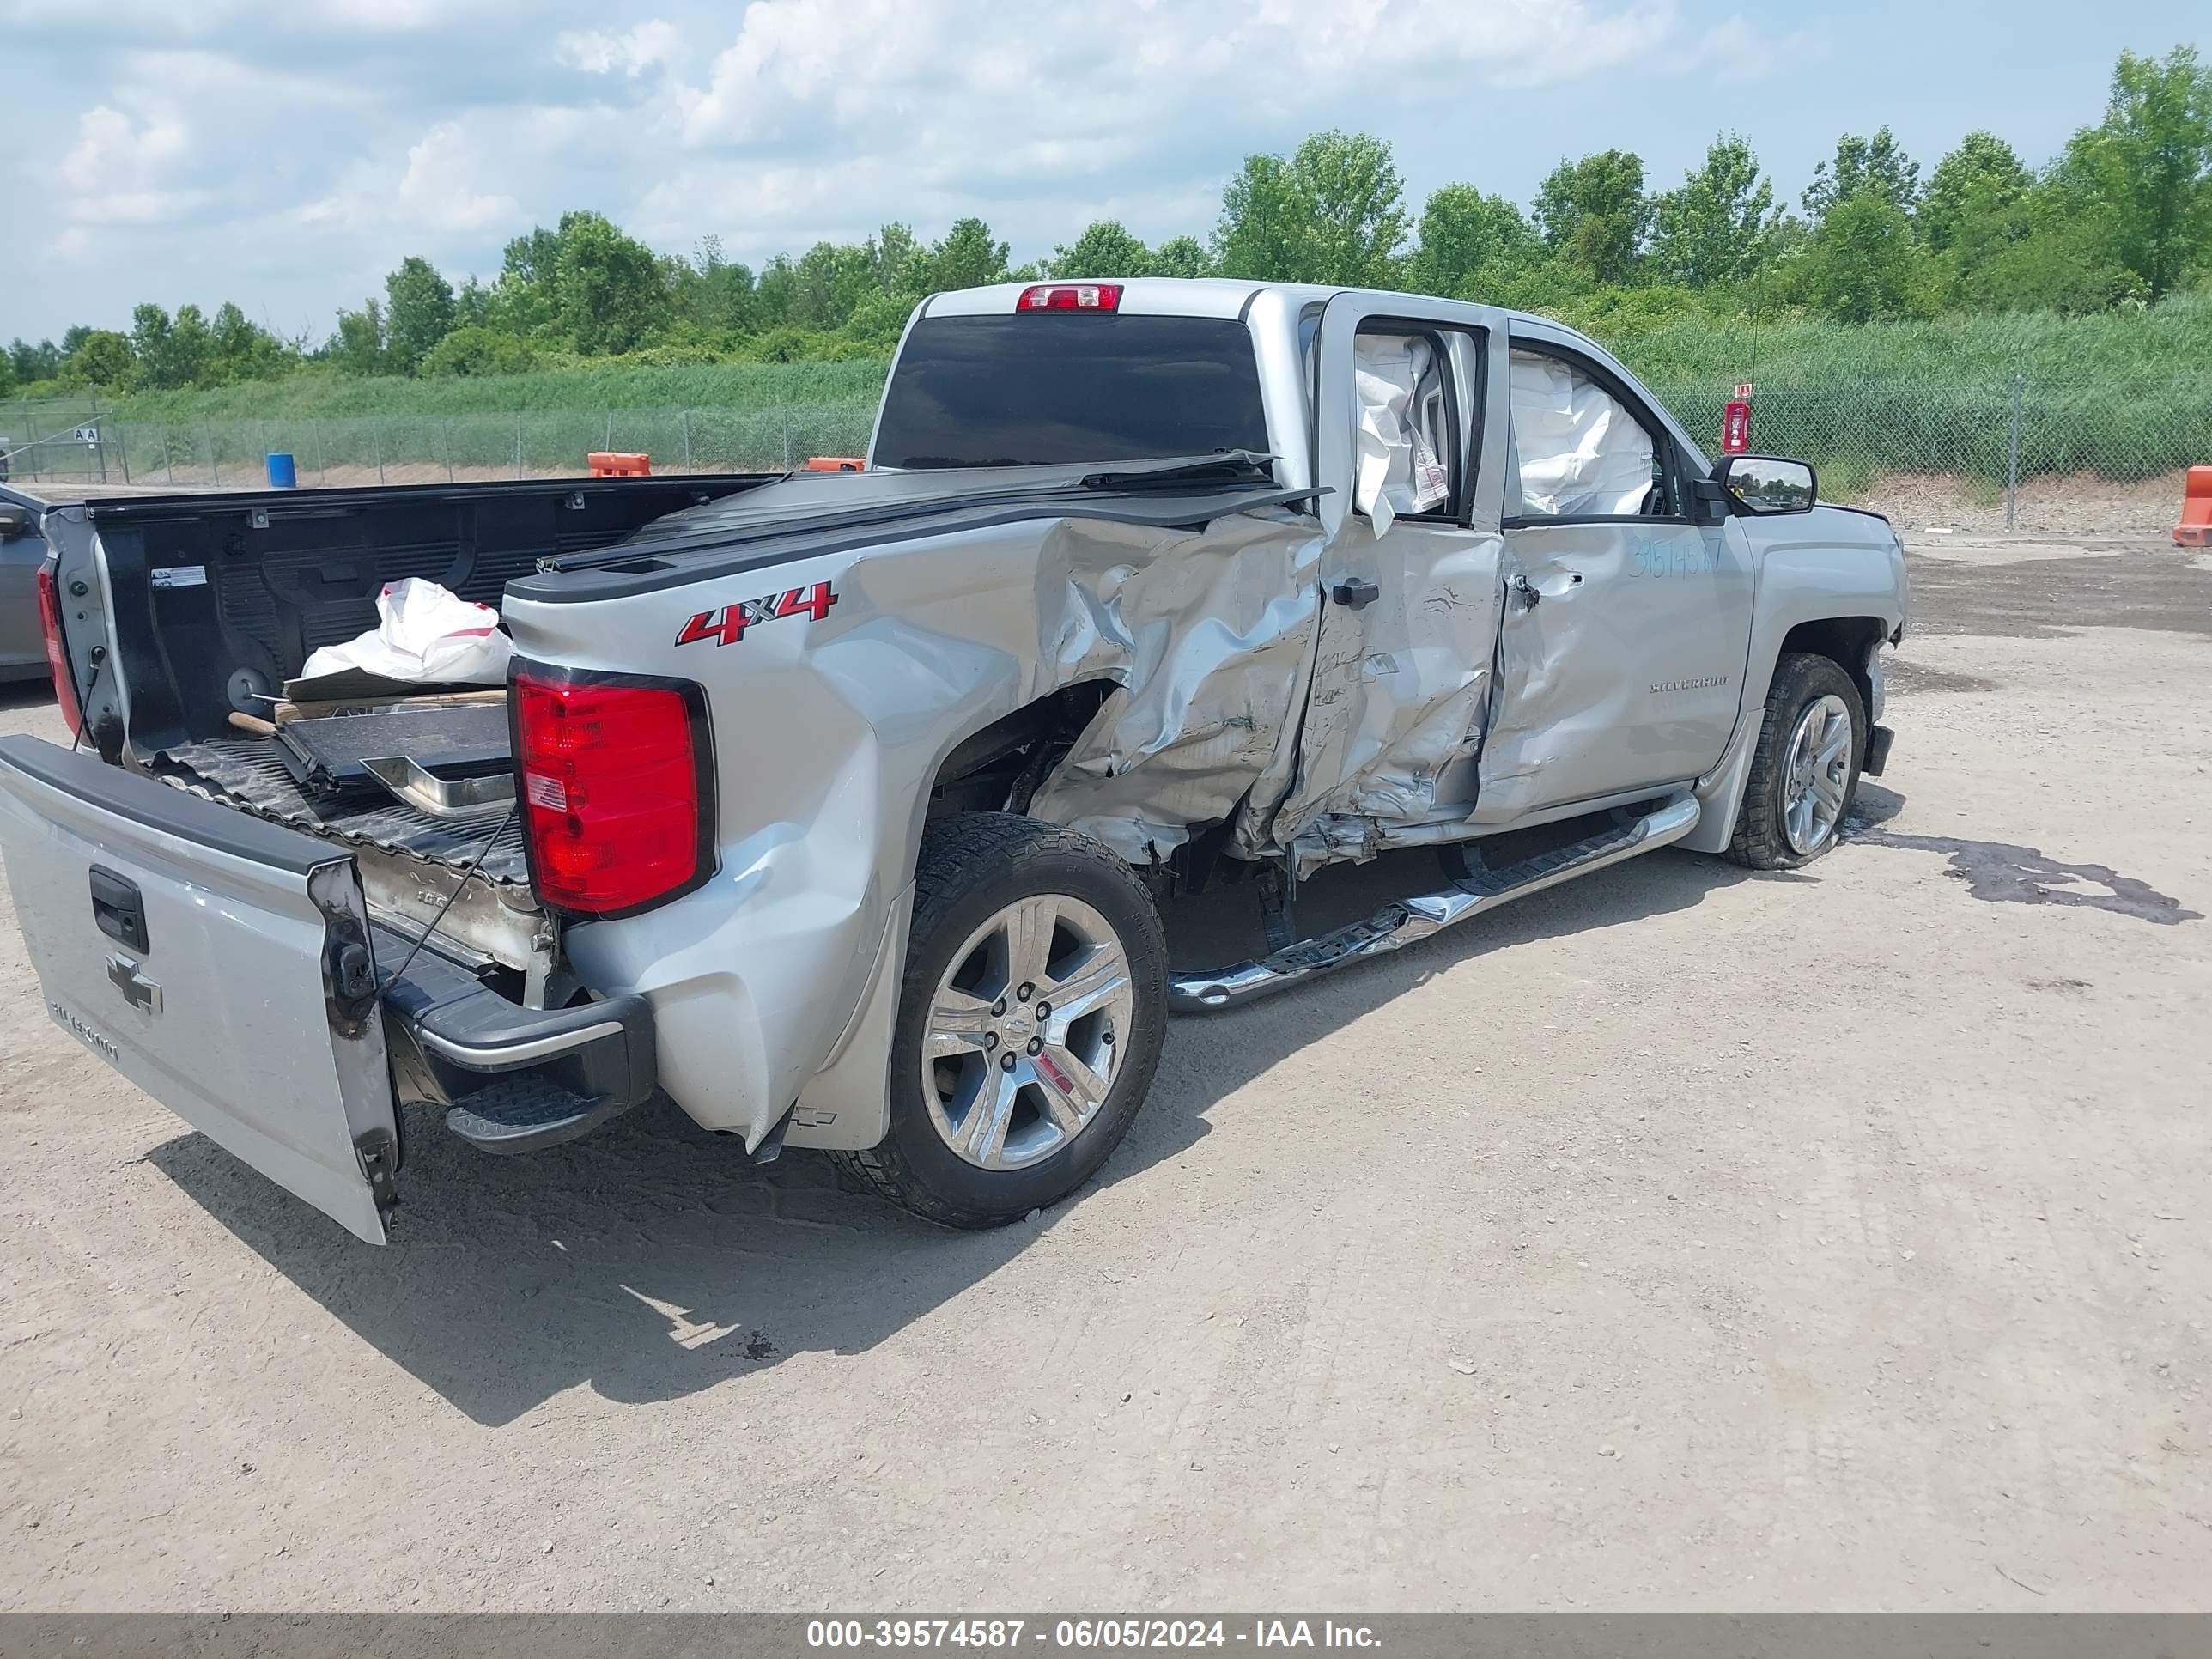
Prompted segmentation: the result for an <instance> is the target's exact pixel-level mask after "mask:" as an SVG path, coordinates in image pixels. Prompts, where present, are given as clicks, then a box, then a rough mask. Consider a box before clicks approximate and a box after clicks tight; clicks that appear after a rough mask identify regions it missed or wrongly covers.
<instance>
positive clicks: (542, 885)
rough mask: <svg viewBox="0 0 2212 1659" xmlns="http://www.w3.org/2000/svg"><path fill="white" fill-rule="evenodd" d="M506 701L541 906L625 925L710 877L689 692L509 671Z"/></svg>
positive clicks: (707, 803) (709, 798)
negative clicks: (621, 920)
mask: <svg viewBox="0 0 2212 1659" xmlns="http://www.w3.org/2000/svg"><path fill="white" fill-rule="evenodd" d="M511 696H512V697H513V723H514V764H515V770H516V772H517V773H518V774H519V777H518V784H519V787H520V789H521V792H522V823H523V832H524V836H525V842H526V846H527V848H528V850H529V855H530V871H531V876H532V879H533V881H534V882H535V883H536V884H537V888H538V896H539V897H540V898H543V899H544V900H545V902H548V903H549V904H554V905H557V906H559V907H561V908H562V909H566V910H576V911H581V912H584V913H585V914H586V915H599V916H605V915H625V914H628V913H629V912H631V911H634V910H641V909H643V908H646V907H647V906H648V905H652V904H656V903H659V902H663V901H665V900H667V899H671V898H674V897H675V896H678V894H679V893H684V892H688V891H690V890H691V889H692V888H694V887H696V886H697V885H698V884H700V883H701V882H702V881H704V880H706V878H708V876H709V875H711V874H712V873H713V872H714V796H713V759H712V756H711V753H710V751H709V749H708V741H707V705H706V695H705V693H704V692H703V691H702V690H701V689H700V688H699V687H698V686H696V685H694V684H690V683H689V682H687V681H680V680H662V679H647V678H630V677H628V676H616V675H605V674H575V675H565V674H562V673H559V672H556V671H546V670H543V669H534V668H526V667H524V666H522V665H520V664H518V665H516V668H515V672H514V678H513V685H512V687H511Z"/></svg>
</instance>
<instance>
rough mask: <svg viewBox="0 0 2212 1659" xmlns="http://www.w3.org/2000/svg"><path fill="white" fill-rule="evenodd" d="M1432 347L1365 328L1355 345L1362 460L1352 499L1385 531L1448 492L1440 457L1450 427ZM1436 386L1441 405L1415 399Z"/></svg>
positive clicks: (1427, 509) (1434, 504) (1435, 503)
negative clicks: (1443, 424)
mask: <svg viewBox="0 0 2212 1659" xmlns="http://www.w3.org/2000/svg"><path fill="white" fill-rule="evenodd" d="M1435 357H1436V351H1435V349H1434V348H1433V347H1432V346H1431V345H1430V343H1428V342H1427V341H1426V340H1425V339H1422V338H1420V337H1419V336H1417V335H1401V334H1363V335H1361V336H1359V337H1358V339H1357V340H1356V341H1355V342H1354V343H1353V345H1352V387H1353V389H1354V391H1355V392H1356V393H1357V394H1358V398H1359V466H1358V477H1357V478H1356V480H1355V483H1354V488H1353V492H1352V495H1353V505H1355V506H1356V507H1358V509H1359V510H1360V511H1361V512H1362V513H1365V514H1366V515H1367V516H1368V517H1369V518H1370V519H1371V520H1374V524H1375V533H1376V535H1378V536H1379V535H1381V534H1382V533H1383V532H1384V531H1386V530H1388V529H1389V527H1390V522H1391V520H1393V519H1395V518H1396V517H1397V516H1398V514H1399V513H1433V512H1435V511H1436V510H1437V508H1438V507H1442V506H1443V504H1444V502H1445V501H1448V500H1449V499H1450V497H1451V477H1450V475H1449V473H1448V472H1447V471H1445V470H1444V465H1443V461H1441V460H1440V459H1438V458H1437V450H1438V447H1439V445H1441V444H1442V443H1443V442H1444V441H1446V436H1447V434H1446V431H1445V430H1443V429H1442V428H1439V429H1437V430H1434V431H1431V429H1430V428H1431V426H1432V425H1434V424H1436V422H1437V418H1438V417H1439V416H1441V415H1442V412H1443V410H1442V405H1441V392H1442V381H1441V378H1440V377H1436V376H1433V375H1432V374H1431V369H1432V368H1433V366H1434V362H1435ZM1432 386H1433V387H1434V388H1435V389H1436V390H1437V393H1438V398H1437V404H1436V406H1435V407H1433V408H1430V407H1420V408H1417V407H1416V406H1415V400H1416V398H1419V397H1421V396H1422V394H1423V393H1424V392H1425V391H1427V390H1428V389H1429V388H1430V387H1432Z"/></svg>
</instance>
